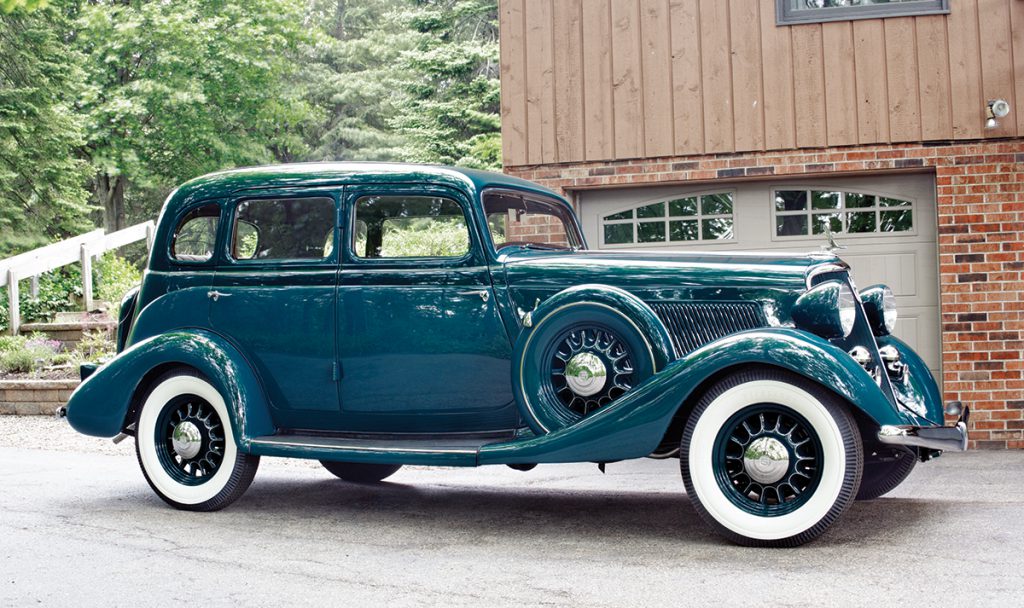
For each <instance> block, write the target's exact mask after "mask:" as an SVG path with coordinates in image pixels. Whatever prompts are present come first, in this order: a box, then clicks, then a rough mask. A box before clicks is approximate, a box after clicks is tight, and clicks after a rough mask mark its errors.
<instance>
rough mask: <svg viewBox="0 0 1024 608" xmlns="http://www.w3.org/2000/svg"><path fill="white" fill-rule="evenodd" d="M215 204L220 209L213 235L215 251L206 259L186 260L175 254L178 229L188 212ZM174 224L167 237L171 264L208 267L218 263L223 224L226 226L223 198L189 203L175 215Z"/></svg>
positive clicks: (168, 258)
mask: <svg viewBox="0 0 1024 608" xmlns="http://www.w3.org/2000/svg"><path fill="white" fill-rule="evenodd" d="M213 206H216V207H217V209H218V212H217V229H216V232H215V234H214V235H213V251H212V252H211V254H210V257H209V258H207V259H205V260H184V259H181V258H179V257H177V256H176V255H174V244H175V242H176V241H177V240H178V229H179V228H180V227H181V225H182V223H181V222H182V221H183V220H184V219H185V216H187V215H188V214H190V213H192V212H193V211H196V210H197V209H202V208H203V207H213ZM204 217H213V216H212V215H211V216H204ZM172 226H173V229H172V230H171V231H170V234H169V235H168V238H167V252H166V253H167V261H168V262H169V263H170V264H175V265H180V266H189V267H206V266H213V265H214V264H216V263H217V262H218V256H219V254H220V241H221V239H222V238H223V237H222V233H223V231H224V229H223V226H224V205H223V201H221V200H205V201H199V202H197V203H195V204H194V205H189V206H188V207H185V208H184V209H182V210H181V211H179V212H178V214H177V215H176V216H175V217H174V223H173V224H172Z"/></svg>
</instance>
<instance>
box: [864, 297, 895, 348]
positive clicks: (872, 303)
mask: <svg viewBox="0 0 1024 608" xmlns="http://www.w3.org/2000/svg"><path fill="white" fill-rule="evenodd" d="M860 299H861V300H862V301H863V302H864V312H865V313H867V316H868V322H869V323H870V324H871V330H872V331H873V332H875V335H878V336H885V335H888V334H891V333H892V332H893V330H895V329H896V317H897V314H896V295H895V294H893V292H892V290H891V289H889V287H888V286H886V285H872V286H871V287H865V288H864V289H863V290H862V291H861V292H860Z"/></svg>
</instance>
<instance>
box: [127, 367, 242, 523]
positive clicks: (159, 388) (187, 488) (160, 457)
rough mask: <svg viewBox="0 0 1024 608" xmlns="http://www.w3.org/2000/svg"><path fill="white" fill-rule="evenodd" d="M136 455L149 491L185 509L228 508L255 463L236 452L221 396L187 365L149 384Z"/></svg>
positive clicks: (139, 414)
mask: <svg viewBox="0 0 1024 608" xmlns="http://www.w3.org/2000/svg"><path fill="white" fill-rule="evenodd" d="M135 455H136V457H137V458H138V460H139V466H140V467H141V468H142V474H143V475H144V476H145V477H146V481H147V482H148V483H149V486H150V487H151V488H153V491H154V492H156V493H157V495H158V496H159V497H160V498H162V499H163V500H164V502H166V503H167V504H169V505H171V506H172V507H174V508H176V509H183V510H187V511H216V510H218V509H222V508H224V507H226V506H228V505H229V504H231V503H232V502H234V501H235V500H237V499H238V497H240V496H241V495H242V494H243V493H244V492H245V491H246V489H248V488H249V485H250V484H251V483H252V480H253V478H254V477H255V476H256V469H257V468H258V467H259V463H260V458H259V456H253V455H250V454H243V453H241V452H239V451H238V446H237V444H236V443H235V435H234V431H233V430H232V428H231V419H230V418H229V416H228V410H227V407H226V405H225V403H224V399H223V397H221V395H220V393H219V392H218V391H217V389H216V388H215V387H214V386H213V385H212V384H210V382H209V381H208V380H207V379H206V378H204V377H203V376H202V375H201V374H199V373H198V372H195V371H194V370H190V369H179V370H175V371H172V372H169V373H167V374H164V375H163V376H161V377H160V378H158V379H157V380H156V382H154V384H153V388H152V389H151V390H150V391H149V394H148V395H147V396H146V398H145V400H144V401H143V403H142V406H141V407H140V408H139V411H138V412H137V413H136V416H135Z"/></svg>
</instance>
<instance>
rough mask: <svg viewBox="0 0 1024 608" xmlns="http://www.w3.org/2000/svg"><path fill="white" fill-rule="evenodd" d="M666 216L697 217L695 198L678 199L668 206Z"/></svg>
mask: <svg viewBox="0 0 1024 608" xmlns="http://www.w3.org/2000/svg"><path fill="white" fill-rule="evenodd" d="M668 214H669V215H671V216H672V217H680V216H687V215H697V197H695V196H691V197H689V198H678V199H676V200H674V201H670V202H669V204H668Z"/></svg>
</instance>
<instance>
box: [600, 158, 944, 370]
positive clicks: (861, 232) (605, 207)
mask: <svg viewBox="0 0 1024 608" xmlns="http://www.w3.org/2000/svg"><path fill="white" fill-rule="evenodd" d="M580 212H581V213H580V216H581V218H582V221H583V229H584V232H585V234H586V236H587V242H588V243H589V244H590V246H591V247H592V248H594V249H648V248H650V249H661V250H695V249H707V250H716V251H723V250H724V251H728V250H744V251H758V250H773V251H795V252H801V253H805V252H808V251H814V250H817V249H819V247H820V246H821V245H823V244H825V242H826V237H825V232H826V230H827V229H830V230H831V231H832V232H833V233H835V235H836V240H837V241H838V242H839V244H840V245H845V246H846V247H847V249H845V250H842V251H839V252H838V253H839V255H840V256H842V258H843V259H845V260H846V261H847V262H849V264H850V266H851V267H852V269H853V276H854V280H855V281H856V283H857V285H858V286H859V287H864V286H867V285H872V284H874V283H885V284H887V285H889V286H890V287H892V289H893V291H894V292H895V293H896V298H897V302H898V304H899V312H900V317H899V321H898V322H897V327H896V335H898V336H899V337H900V338H902V339H903V340H906V341H907V342H908V343H909V344H910V345H911V346H912V347H914V349H915V350H917V351H918V352H919V353H920V354H921V356H922V357H924V359H925V361H926V362H927V363H928V366H929V367H930V368H931V370H932V373H933V374H934V375H935V376H936V377H940V374H939V370H940V362H941V353H940V341H939V293H938V285H939V281H938V257H937V254H936V236H935V235H936V220H935V183H934V179H933V177H932V176H930V175H910V174H901V175H888V176H876V177H857V178H840V179H817V180H815V181H804V180H794V181H779V182H754V183H751V182H746V183H739V184H728V183H724V182H723V183H722V184H716V185H714V186H708V185H707V184H704V185H702V186H700V187H692V188H687V187H685V186H682V187H681V186H671V187H668V186H666V187H650V188H631V189H612V190H595V191H585V192H583V193H581V196H580Z"/></svg>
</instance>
